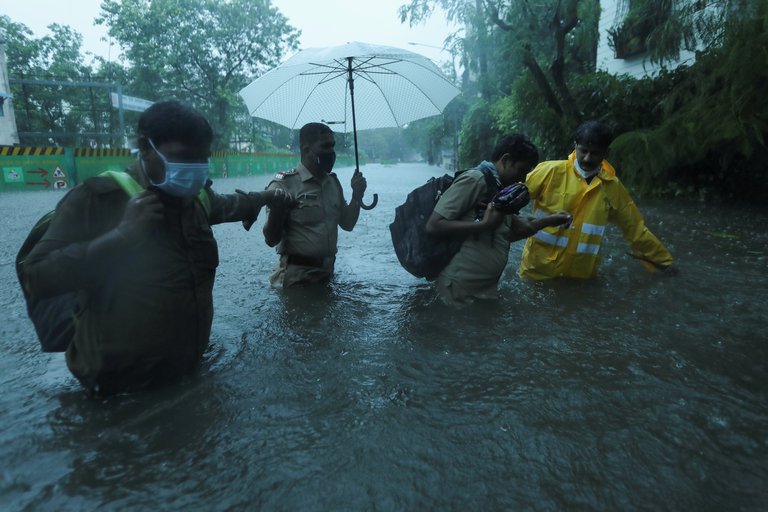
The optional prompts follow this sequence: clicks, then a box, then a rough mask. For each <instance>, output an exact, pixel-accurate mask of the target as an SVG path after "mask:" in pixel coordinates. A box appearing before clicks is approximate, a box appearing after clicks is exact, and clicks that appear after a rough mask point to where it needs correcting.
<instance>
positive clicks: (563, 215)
mask: <svg viewBox="0 0 768 512" xmlns="http://www.w3.org/2000/svg"><path fill="white" fill-rule="evenodd" d="M547 218H548V219H549V222H550V224H549V225H550V226H562V227H564V228H567V227H569V226H570V225H571V222H573V217H572V216H571V214H570V213H568V212H566V211H564V210H561V211H559V212H557V213H553V214H552V215H549V216H547Z"/></svg>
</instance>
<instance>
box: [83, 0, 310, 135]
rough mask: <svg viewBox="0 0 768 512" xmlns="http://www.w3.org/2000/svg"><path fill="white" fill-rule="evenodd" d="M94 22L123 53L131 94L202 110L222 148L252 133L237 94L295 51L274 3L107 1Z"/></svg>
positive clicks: (294, 34) (294, 42)
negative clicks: (182, 102)
mask: <svg viewBox="0 0 768 512" xmlns="http://www.w3.org/2000/svg"><path fill="white" fill-rule="evenodd" d="M101 9H102V10H101V16H100V17H99V18H98V19H97V23H101V24H105V25H107V26H108V30H109V34H110V36H112V37H113V38H115V40H116V41H117V42H118V43H119V44H120V45H121V46H122V48H124V50H125V55H124V57H125V58H126V59H127V61H128V63H129V65H130V69H131V73H132V74H133V77H134V82H133V89H132V90H135V91H136V92H137V94H139V95H141V96H142V97H144V98H147V99H150V100H160V99H167V98H171V97H174V98H178V99H182V100H185V101H189V102H190V103H192V104H194V105H195V106H196V107H197V108H199V109H200V110H201V111H202V112H203V113H205V114H206V115H207V116H208V118H209V120H210V121H211V124H212V125H213V127H214V130H215V132H216V134H217V141H216V142H215V145H216V146H217V147H218V148H228V147H230V141H232V140H242V138H243V136H244V134H249V133H251V132H252V128H251V121H250V117H249V116H248V115H247V113H246V112H245V109H244V107H243V104H242V101H241V100H240V98H239V96H238V95H237V92H238V91H239V90H240V89H241V88H242V87H244V86H245V85H247V84H248V83H249V82H250V81H251V80H252V79H253V78H254V77H256V76H258V75H259V74H261V73H263V72H264V71H265V70H266V69H268V68H270V67H273V66H275V65H276V64H278V63H279V61H280V60H281V58H282V56H283V54H284V53H285V52H286V51H288V50H291V49H295V48H296V47H297V38H298V32H297V31H296V30H295V29H294V28H293V27H291V26H290V25H288V23H287V19H286V18H285V16H283V15H282V14H280V12H279V11H278V10H277V8H275V7H273V6H272V5H271V2H270V1H269V0H154V1H150V0H121V1H118V0H104V2H102V5H101Z"/></svg>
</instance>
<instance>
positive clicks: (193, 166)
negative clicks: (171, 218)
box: [141, 138, 210, 198]
mask: <svg viewBox="0 0 768 512" xmlns="http://www.w3.org/2000/svg"><path fill="white" fill-rule="evenodd" d="M147 140H148V141H149V145H150V146H152V149H154V150H155V153H157V155H158V156H159V157H160V159H161V160H162V161H163V166H164V167H165V178H164V179H163V181H162V182H160V183H156V182H155V181H153V180H152V178H150V177H149V175H148V174H147V172H146V170H145V171H144V174H147V179H148V180H149V182H150V183H152V185H154V186H156V187H157V188H159V189H160V190H162V191H163V192H165V193H166V194H168V195H171V196H174V197H182V198H190V197H195V196H196V195H197V193H198V192H200V189H201V188H203V185H205V182H206V181H208V171H209V169H210V162H206V163H188V162H169V161H168V159H166V158H165V156H163V154H162V153H160V152H159V151H158V150H157V148H156V147H155V144H154V143H153V142H152V139H149V138H148V139H147ZM141 166H142V169H143V168H144V162H142V163H141Z"/></svg>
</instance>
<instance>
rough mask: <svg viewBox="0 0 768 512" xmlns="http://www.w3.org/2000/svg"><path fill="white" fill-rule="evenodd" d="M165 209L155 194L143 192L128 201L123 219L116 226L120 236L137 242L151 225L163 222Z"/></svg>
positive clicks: (148, 191) (147, 191)
mask: <svg viewBox="0 0 768 512" xmlns="http://www.w3.org/2000/svg"><path fill="white" fill-rule="evenodd" d="M164 211H165V208H164V207H163V203H161V202H160V198H159V197H158V196H157V194H156V193H154V192H152V191H150V190H144V191H142V192H140V193H138V194H136V195H135V196H133V197H132V198H130V199H129V200H128V204H126V206H125V211H124V212H123V219H122V220H121V221H120V224H118V226H117V228H116V229H117V230H118V232H119V233H120V235H121V236H123V237H124V238H126V239H128V240H130V241H138V240H139V239H140V238H141V236H142V235H143V234H144V233H146V231H147V230H148V229H149V228H150V227H151V226H152V224H154V223H157V222H160V221H161V220H163V212H164Z"/></svg>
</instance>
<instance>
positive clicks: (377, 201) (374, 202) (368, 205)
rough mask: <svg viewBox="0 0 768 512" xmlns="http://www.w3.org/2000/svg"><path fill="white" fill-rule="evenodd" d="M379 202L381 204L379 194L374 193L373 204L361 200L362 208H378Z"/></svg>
mask: <svg viewBox="0 0 768 512" xmlns="http://www.w3.org/2000/svg"><path fill="white" fill-rule="evenodd" d="M377 204H379V194H373V201H371V204H365V203H364V202H362V201H360V208H362V209H363V210H373V209H374V208H376V205H377Z"/></svg>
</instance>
